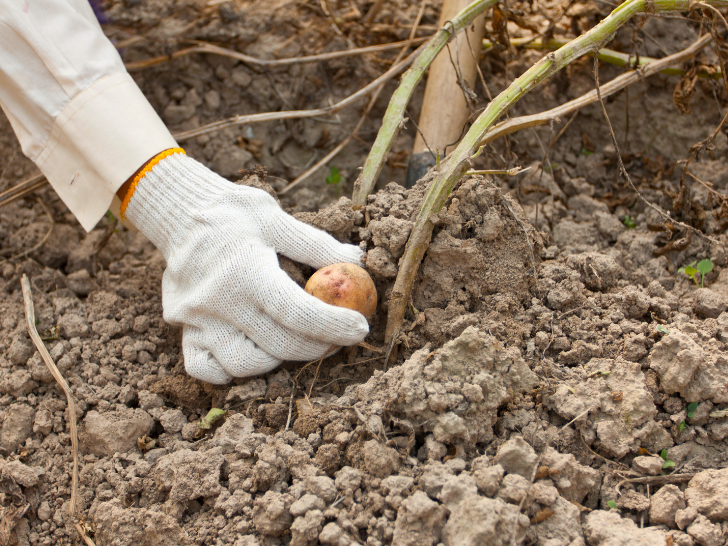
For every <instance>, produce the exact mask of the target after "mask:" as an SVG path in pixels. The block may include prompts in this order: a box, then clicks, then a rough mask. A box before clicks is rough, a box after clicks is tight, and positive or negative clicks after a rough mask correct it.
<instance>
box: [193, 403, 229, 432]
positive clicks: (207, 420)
mask: <svg viewBox="0 0 728 546" xmlns="http://www.w3.org/2000/svg"><path fill="white" fill-rule="evenodd" d="M226 413H227V412H226V411H225V410H223V409H220V408H212V409H211V410H210V411H208V412H207V415H205V416H204V417H203V418H202V419H200V422H199V423H197V426H198V427H200V428H204V429H211V428H212V425H214V424H215V423H216V422H217V421H219V420H220V419H222V418H223V417H224V416H225V414H226Z"/></svg>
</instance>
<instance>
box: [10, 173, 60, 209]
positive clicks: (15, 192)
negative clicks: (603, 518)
mask: <svg viewBox="0 0 728 546" xmlns="http://www.w3.org/2000/svg"><path fill="white" fill-rule="evenodd" d="M47 183H48V181H47V180H46V178H45V176H44V175H42V174H37V175H35V176H33V177H31V178H28V179H27V180H23V181H22V182H20V183H19V184H16V185H15V186H13V187H12V188H9V189H7V190H5V191H3V192H0V207H2V206H3V205H7V204H8V203H12V202H13V201H15V200H16V199H20V198H21V197H24V196H26V195H28V194H29V193H32V192H34V191H35V190H37V189H39V188H42V187H43V186H45V185H46V184H47Z"/></svg>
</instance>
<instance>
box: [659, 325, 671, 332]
mask: <svg viewBox="0 0 728 546" xmlns="http://www.w3.org/2000/svg"><path fill="white" fill-rule="evenodd" d="M657 331H658V332H660V333H661V334H669V333H670V330H668V329H667V328H666V327H665V326H663V325H662V324H658V325H657Z"/></svg>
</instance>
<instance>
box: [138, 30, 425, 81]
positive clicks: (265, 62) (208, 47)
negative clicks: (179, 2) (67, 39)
mask: <svg viewBox="0 0 728 546" xmlns="http://www.w3.org/2000/svg"><path fill="white" fill-rule="evenodd" d="M428 39H429V36H421V37H419V38H415V39H414V40H413V41H412V43H415V44H421V43H422V42H425V41H427V40H428ZM194 43H195V45H194V46H192V47H187V48H185V49H180V50H179V51H175V52H174V53H170V54H169V55H159V56H158V57H152V58H150V59H144V60H142V61H134V62H130V63H125V64H124V66H125V67H126V69H127V70H128V71H130V72H133V71H135V70H142V69H144V68H149V67H150V66H154V65H157V64H160V63H164V62H167V61H171V60H172V59H177V58H179V57H184V56H186V55H192V54H195V53H208V54H212V55H220V56H221V57H229V58H230V59H236V60H238V61H241V62H243V63H245V64H247V65H250V66H261V67H265V68H271V67H275V66H290V65H292V64H301V63H314V62H318V61H329V60H331V59H340V58H342V57H354V56H356V55H366V54H367V53H377V52H379V51H389V50H390V49H399V48H400V47H404V46H406V45H408V44H410V40H404V41H402V42H392V43H389V44H377V45H372V46H366V47H358V48H354V49H346V50H344V51H330V52H328V53H317V54H316V55H307V56H305V57H289V58H285V59H258V58H256V57H251V56H250V55H246V54H245V53H240V52H239V51H233V50H232V49H227V48H224V47H220V46H216V45H213V44H209V43H207V42H194Z"/></svg>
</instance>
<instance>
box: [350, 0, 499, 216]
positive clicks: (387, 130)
mask: <svg viewBox="0 0 728 546" xmlns="http://www.w3.org/2000/svg"><path fill="white" fill-rule="evenodd" d="M497 1H498V0H476V1H475V2H473V3H472V4H470V5H469V6H468V7H467V8H465V9H464V10H463V11H461V12H460V13H458V15H457V16H456V17H455V18H454V19H453V20H452V21H450V24H447V25H445V27H443V28H441V29H440V30H439V31H438V32H437V33H436V34H435V35H434V36H433V37H432V38H431V39H430V41H429V42H428V43H427V44H426V46H424V47H422V48H421V51H420V53H419V55H418V56H417V58H416V59H415V60H414V62H413V63H412V66H411V67H410V68H409V70H407V72H405V73H404V75H403V76H402V80H401V82H400V84H399V86H398V87H397V90H396V91H395V92H394V94H393V95H392V98H391V99H390V101H389V106H387V111H386V113H385V114H384V118H383V119H382V126H381V128H380V129H379V132H378V133H377V138H376V140H375V141H374V144H373V145H372V148H371V150H370V151H369V155H368V156H367V159H366V161H365V162H364V167H363V168H362V171H361V173H360V174H359V176H358V177H357V179H356V182H354V193H353V195H352V201H353V202H354V206H363V205H366V201H367V196H368V195H369V193H370V192H371V191H372V188H374V184H375V183H376V182H377V178H379V173H380V172H381V171H382V166H383V165H384V162H385V160H386V158H387V154H388V153H389V150H390V149H391V148H392V143H393V142H394V139H395V138H396V137H397V134H398V133H399V131H400V129H401V128H402V125H403V122H404V112H405V109H406V108H407V104H408V103H409V100H410V97H411V96H412V92H413V91H414V90H415V87H417V84H418V83H419V82H420V80H421V79H422V76H424V74H425V72H426V71H427V68H428V67H429V66H430V64H432V61H434V60H435V57H437V54H438V53H440V51H441V50H442V48H443V47H445V46H446V45H447V44H448V43H449V42H450V41H451V40H452V39H453V38H454V37H455V36H456V35H457V34H458V33H460V32H461V31H462V30H463V29H465V28H466V27H467V26H468V25H470V24H471V23H472V22H473V20H474V19H475V18H476V17H477V16H478V15H480V14H481V13H483V12H484V11H486V10H487V9H489V8H491V7H492V6H494V5H495V4H496V3H497Z"/></svg>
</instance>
